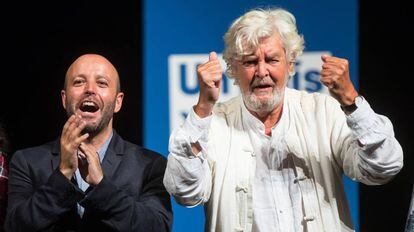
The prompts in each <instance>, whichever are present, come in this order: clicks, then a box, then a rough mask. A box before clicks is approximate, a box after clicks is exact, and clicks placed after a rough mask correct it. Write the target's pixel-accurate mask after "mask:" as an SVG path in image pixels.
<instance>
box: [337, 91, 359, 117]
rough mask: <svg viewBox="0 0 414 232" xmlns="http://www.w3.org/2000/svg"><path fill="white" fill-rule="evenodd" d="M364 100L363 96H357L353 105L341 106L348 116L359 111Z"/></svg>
mask: <svg viewBox="0 0 414 232" xmlns="http://www.w3.org/2000/svg"><path fill="white" fill-rule="evenodd" d="M362 99H363V98H362V96H360V95H358V96H356V97H355V98H354V100H353V102H352V103H351V104H349V105H341V109H342V111H344V113H345V114H346V115H350V114H352V113H353V112H354V111H355V110H357V109H358V105H359V104H360V102H361V101H362Z"/></svg>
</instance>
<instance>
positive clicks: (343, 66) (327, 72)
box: [321, 55, 358, 106]
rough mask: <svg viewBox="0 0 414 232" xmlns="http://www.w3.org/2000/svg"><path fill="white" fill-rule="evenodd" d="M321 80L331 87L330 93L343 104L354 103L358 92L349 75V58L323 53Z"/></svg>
mask: <svg viewBox="0 0 414 232" xmlns="http://www.w3.org/2000/svg"><path fill="white" fill-rule="evenodd" d="M322 61H323V65H322V70H321V82H322V84H324V85H325V86H326V87H328V89H329V93H330V94H331V95H332V97H334V98H335V99H336V100H338V102H339V103H340V104H341V105H342V106H347V105H352V104H353V103H354V101H355V98H356V97H357V96H358V92H357V91H356V90H355V88H354V85H353V84H352V82H351V78H350V76H349V63H348V60H346V59H342V58H338V57H334V56H328V55H323V56H322Z"/></svg>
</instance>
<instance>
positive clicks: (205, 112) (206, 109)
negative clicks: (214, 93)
mask: <svg viewBox="0 0 414 232" xmlns="http://www.w3.org/2000/svg"><path fill="white" fill-rule="evenodd" d="M213 107H214V103H201V102H198V103H197V105H195V106H194V108H193V109H194V112H195V113H196V114H197V115H198V116H199V117H200V118H205V117H208V116H210V115H211V113H212V112H213Z"/></svg>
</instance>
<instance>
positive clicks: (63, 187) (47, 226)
mask: <svg viewBox="0 0 414 232" xmlns="http://www.w3.org/2000/svg"><path fill="white" fill-rule="evenodd" d="M123 97H124V93H122V92H121V88H120V80H119V76H118V72H117V70H116V69H115V67H114V66H113V65H112V64H111V63H110V62H109V61H108V60H107V59H106V58H104V57H102V56H100V55H96V54H86V55H83V56H81V57H79V58H78V59H76V60H75V61H74V62H73V64H72V65H71V66H70V67H69V69H68V70H67V73H66V78H65V84H64V89H63V90H62V91H61V98H62V105H63V108H64V109H65V110H66V112H67V115H68V120H67V122H66V123H65V125H64V127H63V129H62V133H61V136H60V138H59V139H57V140H55V141H53V142H50V143H47V144H44V145H42V146H38V147H34V148H28V149H24V150H20V151H17V152H16V153H15V154H14V155H13V158H12V161H11V164H10V176H9V204H8V213H7V219H6V224H5V228H6V230H8V231H170V230H171V224H172V211H171V205H170V198H169V195H168V193H167V192H166V190H165V188H164V186H163V184H162V179H163V176H164V171H165V166H166V160H165V158H164V157H163V156H161V155H159V154H157V153H155V152H153V151H149V150H146V149H144V148H141V147H139V146H137V145H135V144H132V143H129V142H127V141H125V140H123V139H122V138H121V137H120V136H119V135H118V134H117V133H116V132H115V130H114V129H113V127H112V121H113V114H114V113H117V112H118V111H119V110H120V109H121V107H122V100H123Z"/></svg>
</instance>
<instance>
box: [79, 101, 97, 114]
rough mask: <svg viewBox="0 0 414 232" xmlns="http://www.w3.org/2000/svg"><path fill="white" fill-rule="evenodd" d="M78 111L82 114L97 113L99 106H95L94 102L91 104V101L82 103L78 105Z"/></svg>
mask: <svg viewBox="0 0 414 232" xmlns="http://www.w3.org/2000/svg"><path fill="white" fill-rule="evenodd" d="M79 109H80V110H81V111H82V112H89V113H95V112H96V111H98V110H99V106H98V104H96V103H95V102H93V101H88V100H87V101H83V102H82V103H81V104H80V106H79Z"/></svg>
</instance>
